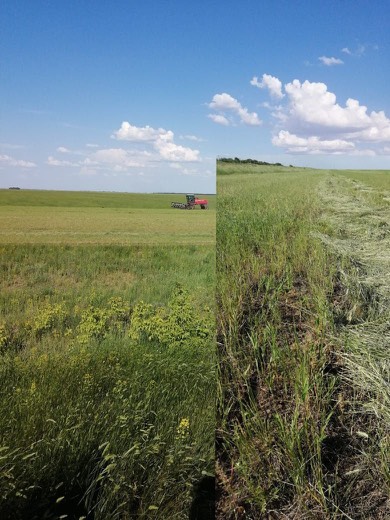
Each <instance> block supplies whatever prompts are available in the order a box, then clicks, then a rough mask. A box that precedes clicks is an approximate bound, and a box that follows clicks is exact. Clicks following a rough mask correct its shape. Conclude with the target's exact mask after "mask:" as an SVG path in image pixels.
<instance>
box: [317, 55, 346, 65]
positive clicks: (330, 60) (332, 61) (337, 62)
mask: <svg viewBox="0 0 390 520" xmlns="http://www.w3.org/2000/svg"><path fill="white" fill-rule="evenodd" d="M318 59H319V60H320V61H321V62H322V63H323V64H324V65H326V66H327V67H331V66H332V65H342V64H343V63H344V62H343V60H340V58H333V57H332V58H328V57H327V56H320V57H319V58H318Z"/></svg>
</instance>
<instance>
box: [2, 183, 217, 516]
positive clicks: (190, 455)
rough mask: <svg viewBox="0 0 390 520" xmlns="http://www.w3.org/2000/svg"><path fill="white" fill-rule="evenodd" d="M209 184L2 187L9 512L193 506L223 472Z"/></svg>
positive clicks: (154, 512) (170, 510) (149, 512)
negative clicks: (191, 190) (150, 190)
mask: <svg viewBox="0 0 390 520" xmlns="http://www.w3.org/2000/svg"><path fill="white" fill-rule="evenodd" d="M208 198H209V200H210V209H208V210H207V211H201V210H192V211H181V210H175V209H171V208H170V202H171V201H174V200H178V201H180V200H183V199H185V197H184V196H183V195H172V196H171V195H134V194H112V193H77V192H44V191H24V190H21V191H12V190H7V191H6V190H2V191H0V272H1V277H0V288H1V291H0V361H1V364H0V517H1V518H4V519H10V520H11V519H12V520H14V519H15V520H18V519H27V518H28V519H29V520H33V519H37V520H38V519H42V518H46V519H58V518H68V519H72V520H73V519H77V520H78V519H80V518H84V519H88V520H90V519H94V520H98V519H101V520H106V519H115V518H118V519H126V518H134V517H136V518H148V519H149V518H156V519H165V518H172V519H175V518H176V519H187V518H188V514H189V510H190V507H191V503H192V501H193V496H194V486H195V487H196V485H197V483H198V482H199V481H200V480H201V479H204V478H205V476H207V475H210V476H212V475H213V472H214V431H215V348H214V344H215V340H214V300H215V296H214V294H215V290H214V288H215V197H213V196H208Z"/></svg>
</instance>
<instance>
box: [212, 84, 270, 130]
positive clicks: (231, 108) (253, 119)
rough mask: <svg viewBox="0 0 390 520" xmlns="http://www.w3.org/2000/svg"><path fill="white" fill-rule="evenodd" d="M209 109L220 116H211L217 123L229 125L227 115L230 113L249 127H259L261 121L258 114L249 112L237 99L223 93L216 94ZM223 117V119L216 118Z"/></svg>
mask: <svg viewBox="0 0 390 520" xmlns="http://www.w3.org/2000/svg"><path fill="white" fill-rule="evenodd" d="M208 106H209V108H212V109H213V110H215V111H216V112H219V114H209V116H208V117H209V118H210V119H211V120H212V121H214V122H215V123H218V124H222V125H227V124H229V120H228V119H227V117H226V115H225V113H226V112H229V113H232V114H234V115H236V116H238V118H239V120H240V122H242V123H244V124H246V125H249V126H258V125H260V124H261V121H260V119H259V117H258V115H257V114H256V112H249V111H248V109H247V108H245V107H243V106H242V105H241V103H240V102H239V101H237V99H235V98H234V97H232V96H231V95H230V94H227V93H226V92H223V93H222V94H215V96H214V97H213V99H212V101H211V103H209V104H208ZM215 116H222V117H215Z"/></svg>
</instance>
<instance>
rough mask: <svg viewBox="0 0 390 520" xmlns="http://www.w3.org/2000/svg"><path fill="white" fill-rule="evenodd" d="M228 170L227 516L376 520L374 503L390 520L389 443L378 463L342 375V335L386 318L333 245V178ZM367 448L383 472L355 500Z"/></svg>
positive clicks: (223, 339) (222, 404)
mask: <svg viewBox="0 0 390 520" xmlns="http://www.w3.org/2000/svg"><path fill="white" fill-rule="evenodd" d="M225 168H226V166H225V165H224V164H222V163H219V164H218V168H217V173H218V177H217V187H218V209H217V211H218V220H217V303H218V306H217V308H218V315H217V316H218V317H217V321H218V352H219V370H220V372H219V395H218V430H217V461H218V463H217V477H218V481H219V490H220V498H219V501H218V517H219V518H221V519H222V518H224V519H225V518H227V519H228V518H232V519H233V518H245V517H247V518H251V519H261V518H268V517H269V516H270V517H272V515H276V516H275V517H277V518H279V517H280V518H281V517H283V518H300V519H305V518H316V519H317V518H318V519H324V520H325V519H331V518H332V519H336V518H368V517H369V516H367V515H370V514H371V515H373V511H372V510H371V509H372V507H373V506H374V508H375V507H377V511H376V512H375V514H376V516H370V518H371V517H372V518H385V517H386V516H383V515H386V511H387V509H386V508H387V506H386V504H385V506H383V501H385V502H386V493H385V490H384V487H383V481H384V478H385V477H384V471H383V468H384V467H385V466H384V461H385V459H386V457H388V451H387V453H386V440H385V439H386V436H384V435H383V430H382V432H381V433H382V438H381V440H382V443H381V445H380V449H381V450H382V456H381V457H379V456H378V443H375V442H374V443H370V442H369V441H368V438H367V437H368V436H366V435H365V433H364V432H365V426H364V424H366V422H367V420H368V418H367V416H366V417H365V418H364V419H363V421H362V423H361V429H359V428H357V425H356V424H354V426H353V429H352V430H349V429H348V428H349V427H350V426H351V415H352V414H353V413H354V412H353V410H354V406H353V401H354V395H355V394H354V392H355V391H356V390H357V388H358V385H356V384H354V383H353V382H352V384H349V383H348V382H347V381H346V378H344V377H341V375H340V371H341V370H343V369H344V368H343V367H344V361H343V359H344V358H343V354H344V353H346V352H347V345H345V344H343V343H342V341H341V337H342V336H341V332H342V330H341V327H342V326H343V325H344V324H345V323H349V320H350V319H351V317H352V316H353V319H355V320H357V322H359V323H363V322H364V320H366V319H367V317H368V316H370V315H371V314H372V313H373V312H374V309H373V308H372V306H371V304H370V305H368V306H367V305H366V304H365V303H363V300H364V298H363V296H364V295H365V294H364V293H362V291H361V290H360V287H358V286H356V284H355V285H354V284H353V283H349V282H350V280H351V276H352V274H351V273H353V271H354V268H355V264H354V260H353V258H352V257H351V255H349V256H348V255H347V256H345V255H342V254H341V252H340V251H339V250H335V248H333V247H330V245H329V241H332V240H333V238H334V237H335V236H336V235H337V234H338V233H339V231H340V230H339V229H338V227H337V226H336V225H335V222H334V221H333V220H332V219H330V218H328V217H329V212H332V211H333V210H334V211H335V212H336V213H337V212H338V211H339V208H333V205H332V203H331V201H329V200H328V201H327V202H324V199H323V198H322V197H321V196H320V193H321V192H322V191H323V190H326V189H327V188H326V182H327V181H328V179H329V178H330V177H332V175H333V174H332V173H331V172H327V171H320V170H308V169H298V168H294V169H292V168H279V169H278V170H277V171H275V168H273V167H271V168H270V167H267V166H258V167H257V175H256V172H255V171H254V169H255V167H254V166H251V173H250V174H249V175H247V174H246V173H245V167H241V168H240V170H239V171H238V170H237V172H236V173H234V172H232V171H229V172H228V173H229V175H224V173H226V172H225ZM229 168H231V165H229ZM336 175H337V174H336ZM340 177H341V176H340ZM325 210H326V211H325ZM324 237H328V238H327V239H326V240H324ZM347 279H348V280H347ZM351 373H352V372H351ZM355 374H356V372H355ZM366 402H367V400H366ZM371 422H372V425H375V424H377V421H376V420H373V418H372V416H371ZM361 430H362V431H361ZM368 444H370V446H371V444H373V445H374V446H373V447H374V449H376V458H375V460H376V461H378V460H380V461H381V468H382V469H380V468H377V467H375V463H374V464H373V463H372V462H373V460H371V464H369V466H368V465H366V469H367V468H368V467H369V470H368V471H365V473H364V482H363V483H361V485H360V487H359V490H360V500H359V501H357V502H356V503H355V504H354V503H353V501H351V500H350V497H349V492H350V491H351V487H350V486H351V483H353V485H355V486H356V482H357V481H356V478H351V476H353V475H355V476H356V475H357V474H358V472H359V467H357V466H356V464H354V462H355V463H356V461H357V460H358V459H357V454H358V453H361V452H364V451H365V450H366V449H367V447H368ZM375 446H376V448H375ZM372 453H373V452H371V454H372ZM366 462H367V458H366ZM370 472H371V473H370ZM374 495H375V498H373V497H374ZM356 496H357V495H356V494H355V498H356ZM367 498H369V499H370V500H368V499H367ZM364 502H365V505H364V504H363V503H364ZM378 507H379V509H378ZM380 515H382V516H380Z"/></svg>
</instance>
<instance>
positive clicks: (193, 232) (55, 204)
mask: <svg viewBox="0 0 390 520" xmlns="http://www.w3.org/2000/svg"><path fill="white" fill-rule="evenodd" d="M205 197H206V198H208V200H209V209H208V210H207V211H205V210H204V211H202V210H200V209H196V210H191V211H176V212H173V211H172V208H171V207H170V203H171V202H173V201H176V200H177V201H178V202H181V201H182V202H185V195H182V194H179V195H177V194H176V195H166V194H164V195H162V194H161V195H159V194H156V195H143V194H124V193H93V192H91V193H88V192H84V193H79V192H53V191H35V190H27V191H24V190H20V191H19V190H0V243H30V244H37V243H55V244H79V243H90V244H117V245H128V244H151V243H153V244H209V245H210V244H213V243H214V237H215V196H212V195H211V196H205ZM202 198H203V197H202ZM195 212H196V214H195V215H194V213H195Z"/></svg>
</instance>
